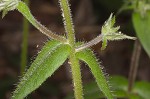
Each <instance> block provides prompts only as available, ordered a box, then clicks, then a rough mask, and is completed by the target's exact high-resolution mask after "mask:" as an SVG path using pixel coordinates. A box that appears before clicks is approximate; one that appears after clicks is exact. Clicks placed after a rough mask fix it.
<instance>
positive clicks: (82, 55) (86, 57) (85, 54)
mask: <svg viewBox="0 0 150 99" xmlns="http://www.w3.org/2000/svg"><path fill="white" fill-rule="evenodd" d="M76 56H77V57H78V58H79V59H80V60H82V61H84V62H85V63H86V64H88V66H89V68H90V69H91V72H92V74H93V76H94V77H95V79H96V82H97V84H98V86H99V88H100V89H101V91H102V92H103V93H104V94H105V95H106V96H107V98H108V99H113V96H112V93H111V91H110V88H109V85H108V83H107V80H106V79H105V76H104V74H103V72H102V69H101V67H100V66H99V63H98V61H97V59H96V57H95V55H94V54H93V53H92V51H91V50H85V51H81V52H78V53H76Z"/></svg>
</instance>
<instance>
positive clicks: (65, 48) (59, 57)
mask: <svg viewBox="0 0 150 99" xmlns="http://www.w3.org/2000/svg"><path fill="white" fill-rule="evenodd" d="M69 53H70V46H69V45H64V44H60V43H59V42H57V41H49V42H47V43H46V44H45V46H44V48H43V49H42V50H41V52H40V53H39V55H38V56H37V58H36V59H35V61H34V62H33V63H32V64H31V67H30V68H29V69H28V71H27V72H26V74H25V75H24V76H23V78H21V80H20V83H19V84H18V86H17V89H16V90H15V92H14V93H13V97H12V99H22V98H24V97H26V96H27V95H28V94H29V93H31V92H32V91H33V90H35V89H36V88H38V87H39V86H40V85H41V84H42V83H43V82H44V81H45V80H46V79H47V78H48V77H49V76H51V75H52V74H53V73H54V72H55V71H56V70H57V69H58V68H59V67H60V65H62V64H63V63H64V61H65V60H66V59H67V57H68V55H69Z"/></svg>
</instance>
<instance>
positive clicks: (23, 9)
mask: <svg viewBox="0 0 150 99" xmlns="http://www.w3.org/2000/svg"><path fill="white" fill-rule="evenodd" d="M17 9H18V11H19V12H20V13H22V14H23V16H24V17H25V18H26V19H27V20H28V21H29V22H30V23H31V24H32V25H33V26H35V27H36V28H37V29H38V30H39V31H40V32H42V33H43V34H45V35H46V36H48V37H49V38H52V39H54V40H58V41H60V42H62V43H66V42H67V40H66V38H64V37H63V36H60V35H57V34H55V33H53V32H52V31H50V30H49V29H47V28H46V27H45V26H43V25H42V24H40V22H38V21H37V20H36V19H35V18H34V17H33V15H32V14H31V12H30V9H29V8H28V6H26V4H25V3H24V2H22V1H19V4H18V6H17Z"/></svg>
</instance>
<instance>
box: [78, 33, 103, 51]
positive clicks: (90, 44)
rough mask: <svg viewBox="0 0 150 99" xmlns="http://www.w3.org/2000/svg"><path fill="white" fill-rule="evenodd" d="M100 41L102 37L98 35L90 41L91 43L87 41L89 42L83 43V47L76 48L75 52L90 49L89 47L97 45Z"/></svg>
mask: <svg viewBox="0 0 150 99" xmlns="http://www.w3.org/2000/svg"><path fill="white" fill-rule="evenodd" d="M101 41H102V35H99V36H97V37H96V38H94V39H92V40H91V41H89V42H87V43H84V44H83V45H81V46H79V47H77V48H76V51H77V52H78V51H81V50H83V49H86V48H89V47H91V46H93V45H96V44H98V43H99V42H101Z"/></svg>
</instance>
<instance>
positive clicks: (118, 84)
mask: <svg viewBox="0 0 150 99" xmlns="http://www.w3.org/2000/svg"><path fill="white" fill-rule="evenodd" d="M110 83H111V84H112V86H113V88H115V90H123V91H127V89H128V80H127V79H126V78H124V77H122V76H112V77H111V79H110Z"/></svg>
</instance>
